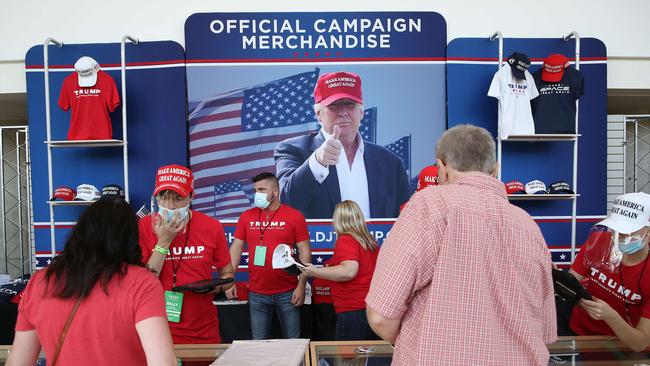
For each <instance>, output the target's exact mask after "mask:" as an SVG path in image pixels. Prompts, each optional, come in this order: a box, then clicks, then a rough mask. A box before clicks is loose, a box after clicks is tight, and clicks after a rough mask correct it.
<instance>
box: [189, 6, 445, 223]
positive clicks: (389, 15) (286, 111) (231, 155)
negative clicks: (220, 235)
mask: <svg viewBox="0 0 650 366" xmlns="http://www.w3.org/2000/svg"><path fill="white" fill-rule="evenodd" d="M339 27H340V28H339ZM323 29H326V31H323ZM338 39H343V40H344V41H343V43H339V42H338ZM371 39H378V40H380V42H379V43H377V44H375V43H373V42H372V41H370V40H371ZM185 40H186V43H185V44H186V47H187V60H188V61H187V65H188V66H187V80H188V98H189V101H188V106H189V116H190V117H189V141H190V142H189V158H190V165H191V168H192V170H193V171H194V173H195V177H196V182H195V188H196V197H195V200H194V202H193V208H194V209H196V210H199V211H201V212H204V213H205V214H207V215H209V216H212V217H216V218H219V219H234V218H237V217H238V216H239V215H240V214H241V213H242V212H243V211H244V210H246V209H247V208H249V207H251V204H252V196H253V189H252V182H251V180H250V179H251V178H252V177H253V176H254V175H256V174H258V173H260V172H263V171H269V172H273V173H276V174H277V175H278V176H279V178H280V184H281V197H282V201H283V202H284V203H287V204H289V205H291V206H293V207H295V208H297V209H299V210H301V211H302V213H303V214H304V215H305V217H306V218H308V219H331V217H332V211H333V208H334V205H335V204H336V203H338V202H339V201H340V200H341V198H340V197H341V194H340V187H339V182H338V180H337V179H338V178H337V174H336V173H335V172H333V173H332V174H331V175H330V176H329V177H327V178H326V179H325V180H324V181H323V182H321V183H318V186H316V185H317V184H316V183H315V182H316V181H315V180H314V178H313V176H312V177H310V176H309V174H312V172H311V171H308V170H309V169H308V168H307V164H308V163H307V160H306V157H308V156H309V155H311V153H312V152H311V151H312V150H313V149H315V148H317V147H318V146H316V145H320V142H313V143H312V142H308V140H309V141H311V140H312V139H314V140H315V141H318V140H317V137H314V136H315V135H316V134H318V133H319V129H320V127H321V125H320V122H319V119H318V116H317V113H316V112H315V111H314V106H313V104H314V88H315V85H316V83H317V80H318V79H319V78H320V77H322V76H323V75H324V74H326V73H330V72H338V71H346V72H351V73H356V74H358V75H359V76H360V78H361V89H362V94H363V97H362V98H363V107H364V114H363V118H362V119H361V121H360V125H359V128H358V132H359V135H360V136H361V138H362V139H363V142H364V156H363V159H364V164H365V170H366V179H367V183H368V197H369V201H370V203H369V205H370V207H369V211H370V214H369V217H372V218H394V217H396V216H397V214H398V212H399V206H400V205H401V204H402V203H403V202H405V201H407V200H408V198H409V197H410V195H411V193H412V191H413V189H414V185H413V184H411V183H412V182H413V178H414V177H416V176H417V174H418V173H419V171H420V170H421V169H422V168H423V167H424V166H426V165H429V164H431V163H432V162H433V161H434V157H433V151H434V144H435V141H436V140H437V139H438V137H439V136H440V135H441V134H442V132H443V131H444V129H445V125H446V123H445V120H446V117H445V111H446V107H445V99H446V95H445V65H444V58H445V53H446V43H445V42H446V24H445V21H444V19H443V18H442V17H441V16H440V15H439V14H437V13H432V12H371V13H352V12H351V13H212V14H194V15H192V16H190V17H189V18H188V19H187V21H186V24H185ZM267 40H268V41H267ZM294 42H298V43H297V44H298V46H295V45H296V43H294ZM294 46H295V47H294ZM303 147H304V148H305V149H304V150H305V151H307V150H310V151H309V152H308V153H306V155H305V156H300V157H298V156H294V152H293V151H295V150H298V149H302V148H303ZM294 148H296V149H294ZM400 165H401V167H400ZM298 166H302V168H300V169H297V167H298ZM305 173H307V174H305ZM402 178H404V179H402ZM303 179H306V180H305V181H303ZM307 180H309V181H311V184H312V186H311V187H310V186H308V185H307V184H301V183H298V181H301V182H306V181H307ZM292 182H296V183H292ZM312 187H315V188H313V189H312Z"/></svg>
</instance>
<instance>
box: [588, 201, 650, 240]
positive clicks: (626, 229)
mask: <svg viewBox="0 0 650 366" xmlns="http://www.w3.org/2000/svg"><path fill="white" fill-rule="evenodd" d="M598 225H604V226H607V227H608V228H610V229H612V230H614V231H617V232H619V233H621V234H630V233H633V232H635V231H639V230H641V229H642V228H643V227H645V226H650V194H647V193H643V192H637V193H627V194H624V195H621V196H618V197H616V199H615V200H614V204H613V205H612V209H611V211H610V212H609V215H607V218H606V219H604V220H603V221H601V222H599V223H598Z"/></svg>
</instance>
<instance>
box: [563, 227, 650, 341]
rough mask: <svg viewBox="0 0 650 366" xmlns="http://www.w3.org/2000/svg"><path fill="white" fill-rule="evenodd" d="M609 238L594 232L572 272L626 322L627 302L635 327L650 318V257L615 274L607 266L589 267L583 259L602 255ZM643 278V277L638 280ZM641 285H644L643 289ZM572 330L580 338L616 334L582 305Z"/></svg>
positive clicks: (573, 318) (573, 316) (572, 320)
mask: <svg viewBox="0 0 650 366" xmlns="http://www.w3.org/2000/svg"><path fill="white" fill-rule="evenodd" d="M604 234H609V233H604ZM594 238H596V239H597V240H595V239H594ZM610 238H611V235H603V233H602V232H597V231H596V232H593V231H592V233H591V234H590V237H589V238H588V239H587V242H586V243H585V244H584V245H583V246H582V249H581V250H580V252H578V256H577V257H576V259H575V261H574V262H573V264H572V265H571V269H573V270H574V271H576V272H577V273H579V274H581V275H582V276H584V279H583V280H582V281H581V283H582V285H583V286H584V287H585V288H586V289H587V291H589V293H590V294H591V295H592V296H594V297H597V298H599V299H601V300H603V301H605V302H606V303H608V304H609V305H610V306H611V307H612V308H613V309H614V310H616V312H617V313H619V314H620V315H621V317H623V319H627V315H626V309H625V308H626V306H625V303H627V304H628V306H627V308H628V309H629V317H630V319H629V320H628V322H630V324H631V325H632V326H633V327H636V326H637V324H638V323H639V319H640V317H644V318H648V319H650V302H649V301H648V298H649V297H650V265H649V266H646V262H647V261H648V260H650V258H647V259H646V260H645V261H643V262H641V263H638V264H635V265H633V266H624V265H622V264H621V266H620V267H619V268H618V270H617V271H615V272H612V271H611V270H610V268H609V266H608V265H601V266H598V267H592V266H590V265H588V264H586V263H585V260H584V257H585V256H586V255H590V254H589V253H590V251H597V252H602V250H603V246H609V244H610ZM619 271H622V273H621V272H619ZM640 276H643V278H641V279H640V280H639V277H640ZM639 285H641V288H640V289H639ZM570 327H571V329H572V330H573V331H574V332H576V333H577V334H578V335H612V336H613V335H615V334H614V331H613V330H612V329H611V328H610V327H609V326H608V325H607V323H605V322H604V321H603V320H595V319H592V318H591V317H590V316H589V314H588V313H587V312H586V311H585V310H584V309H583V308H582V307H581V306H579V305H576V306H575V307H574V308H573V314H572V316H571V322H570Z"/></svg>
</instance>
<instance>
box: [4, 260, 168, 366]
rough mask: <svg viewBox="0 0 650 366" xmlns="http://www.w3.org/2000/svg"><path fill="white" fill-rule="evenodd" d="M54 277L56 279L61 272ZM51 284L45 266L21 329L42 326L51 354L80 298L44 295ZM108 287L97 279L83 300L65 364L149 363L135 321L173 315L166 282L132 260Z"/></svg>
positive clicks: (25, 305)
mask: <svg viewBox="0 0 650 366" xmlns="http://www.w3.org/2000/svg"><path fill="white" fill-rule="evenodd" d="M51 280H53V281H56V278H53V279H52V278H51ZM45 286H46V281H45V271H44V270H43V271H38V272H36V273H35V274H34V275H33V276H32V279H31V280H30V281H29V284H28V285H27V288H26V289H25V294H24V296H23V299H22V301H21V302H20V305H19V306H18V320H17V321H16V331H29V330H33V329H36V332H37V333H38V339H39V341H40V342H41V346H42V347H43V350H44V351H45V355H46V356H48V357H49V356H51V355H53V354H54V351H55V349H56V344H57V343H58V341H59V337H60V336H61V330H62V329H63V326H64V325H65V322H66V321H67V320H68V316H69V315H70V312H71V311H72V308H73V307H74V305H75V303H76V299H60V298H57V297H53V296H49V295H48V296H43V294H44V293H45ZM50 290H51V286H50ZM107 290H108V293H106V292H104V290H103V289H102V288H101V287H100V285H99V284H96V285H95V287H94V288H93V289H92V291H91V292H90V295H88V297H87V298H86V299H84V300H83V301H82V302H81V304H80V305H79V309H78V310H77V313H76V314H75V316H74V319H73V321H72V324H71V325H70V329H69V330H68V334H67V335H66V337H65V343H64V345H63V347H62V348H61V353H60V355H59V360H58V363H59V364H61V365H93V366H102V365H106V366H112V365H146V364H147V360H146V357H145V353H144V350H143V349H142V345H141V343H140V338H139V337H138V333H137V331H136V329H135V324H136V323H139V322H140V321H142V320H145V319H149V318H152V317H157V316H159V317H162V318H165V317H166V316H167V315H166V313H165V300H164V295H163V290H162V287H161V286H160V283H159V282H158V280H157V279H156V276H154V275H153V274H152V273H151V272H149V270H147V269H146V268H143V267H138V266H128V270H127V272H126V274H125V275H124V277H120V276H118V275H115V276H113V278H112V279H111V281H110V282H109V283H108V287H107Z"/></svg>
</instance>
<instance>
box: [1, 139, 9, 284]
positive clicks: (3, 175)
mask: <svg viewBox="0 0 650 366" xmlns="http://www.w3.org/2000/svg"><path fill="white" fill-rule="evenodd" d="M4 132H5V131H4V129H0V184H1V185H2V194H0V199H1V201H0V206H2V209H0V213H1V214H0V219H1V220H2V238H3V240H2V248H3V252H4V259H5V261H4V262H5V270H4V272H3V273H9V258H8V257H7V256H8V255H9V251H8V249H7V226H6V225H5V159H4V157H5V156H4V155H5V152H4V150H5V149H4V146H5V144H4V137H5V136H4V135H5V133H4Z"/></svg>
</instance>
